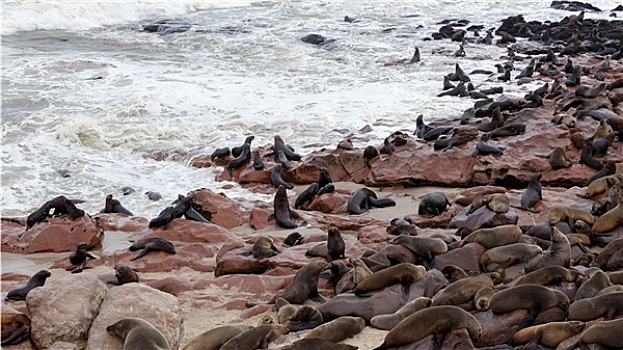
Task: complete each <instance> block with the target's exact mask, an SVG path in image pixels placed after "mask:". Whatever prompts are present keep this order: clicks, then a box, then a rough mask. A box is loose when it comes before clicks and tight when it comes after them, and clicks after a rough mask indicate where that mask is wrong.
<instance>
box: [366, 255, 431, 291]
mask: <svg viewBox="0 0 623 350" xmlns="http://www.w3.org/2000/svg"><path fill="white" fill-rule="evenodd" d="M425 273H426V269H425V268H424V267H423V266H419V265H413V264H409V263H402V264H398V265H394V266H391V267H388V268H386V269H384V270H381V271H378V272H375V273H373V274H371V275H369V276H367V277H365V278H364V279H363V280H362V281H361V282H359V284H357V286H356V287H355V295H358V296H359V295H362V294H366V293H369V292H373V291H375V290H379V289H383V288H385V287H389V286H391V285H394V284H398V283H400V284H402V286H403V299H405V298H406V297H407V296H408V295H409V288H410V286H411V283H413V282H415V281H418V280H419V279H421V278H422V277H424V274H425Z"/></svg>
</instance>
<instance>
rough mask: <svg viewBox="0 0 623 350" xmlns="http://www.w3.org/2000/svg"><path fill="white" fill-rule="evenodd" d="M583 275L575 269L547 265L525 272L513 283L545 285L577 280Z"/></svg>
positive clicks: (577, 281)
mask: <svg viewBox="0 0 623 350" xmlns="http://www.w3.org/2000/svg"><path fill="white" fill-rule="evenodd" d="M583 276H584V275H582V274H581V273H580V272H578V271H575V270H569V269H567V268H564V267H562V266H547V267H542V268H540V269H538V270H534V271H532V272H530V273H527V274H525V275H523V276H521V277H519V278H518V279H517V281H516V282H515V285H516V286H518V285H520V284H540V285H542V286H546V285H548V284H557V283H560V282H563V281H564V282H576V283H578V284H579V282H580V281H581V280H582V278H583Z"/></svg>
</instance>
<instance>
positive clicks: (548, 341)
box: [513, 321, 584, 348]
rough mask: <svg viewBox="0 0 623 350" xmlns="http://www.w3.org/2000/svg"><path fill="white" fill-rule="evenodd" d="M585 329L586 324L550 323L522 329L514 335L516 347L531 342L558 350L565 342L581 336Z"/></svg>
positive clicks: (574, 322)
mask: <svg viewBox="0 0 623 350" xmlns="http://www.w3.org/2000/svg"><path fill="white" fill-rule="evenodd" d="M583 328H584V322H580V321H569V322H549V323H546V324H540V325H536V326H531V327H528V328H524V329H521V330H519V331H517V332H515V334H514V335H513V344H514V345H523V344H527V343H529V342H531V341H535V340H536V341H537V343H538V344H542V345H545V346H547V347H550V348H556V347H557V346H558V344H560V343H561V342H562V341H563V340H565V339H568V338H571V337H572V336H574V335H576V334H580V332H582V329H583Z"/></svg>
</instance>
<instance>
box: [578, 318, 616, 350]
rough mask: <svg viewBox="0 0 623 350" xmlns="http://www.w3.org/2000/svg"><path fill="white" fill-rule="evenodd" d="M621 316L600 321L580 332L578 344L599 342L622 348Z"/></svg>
mask: <svg viewBox="0 0 623 350" xmlns="http://www.w3.org/2000/svg"><path fill="white" fill-rule="evenodd" d="M621 329H623V318H620V319H617V320H612V321H601V322H598V323H596V324H594V325H592V326H590V327H589V328H588V329H586V330H585V331H584V333H582V336H581V337H580V344H600V345H605V346H610V347H612V348H619V349H620V348H623V337H621Z"/></svg>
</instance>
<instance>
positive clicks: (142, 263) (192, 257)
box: [100, 245, 214, 272]
mask: <svg viewBox="0 0 623 350" xmlns="http://www.w3.org/2000/svg"><path fill="white" fill-rule="evenodd" d="M175 250H176V253H175V254H169V253H165V252H162V251H155V252H149V253H148V254H147V255H145V256H143V257H142V258H140V259H138V260H134V261H130V258H132V257H133V256H135V255H136V254H138V252H130V251H116V252H113V253H111V254H103V255H102V256H101V257H100V259H102V261H103V262H104V263H105V264H106V265H108V266H118V265H126V266H128V267H130V268H131V269H132V270H134V271H136V272H169V271H173V270H179V269H181V268H182V267H188V268H190V269H192V270H195V271H200V272H212V271H214V266H212V265H210V264H208V263H206V262H204V261H203V259H204V256H202V255H200V254H199V253H200V252H201V249H197V247H196V246H194V245H188V247H187V246H178V245H176V247H175ZM207 251H210V250H209V249H208V250H207ZM198 252H199V253H198ZM210 252H211V251H210Z"/></svg>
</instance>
